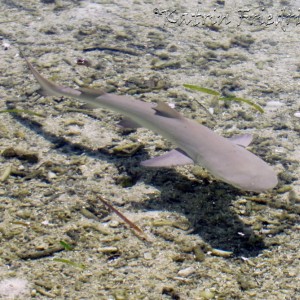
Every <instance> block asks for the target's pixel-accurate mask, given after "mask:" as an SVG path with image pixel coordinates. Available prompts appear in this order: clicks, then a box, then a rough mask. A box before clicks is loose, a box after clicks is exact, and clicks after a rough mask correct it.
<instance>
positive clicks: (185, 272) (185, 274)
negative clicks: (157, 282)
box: [177, 267, 196, 277]
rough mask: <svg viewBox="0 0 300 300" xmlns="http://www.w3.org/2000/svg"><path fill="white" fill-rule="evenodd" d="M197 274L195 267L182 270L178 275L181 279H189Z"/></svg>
mask: <svg viewBox="0 0 300 300" xmlns="http://www.w3.org/2000/svg"><path fill="white" fill-rule="evenodd" d="M195 272H196V269H195V268H194V267H188V268H185V269H182V270H180V271H179V272H178V273H177V274H178V275H179V276H181V277H188V276H190V275H191V274H193V273H195Z"/></svg>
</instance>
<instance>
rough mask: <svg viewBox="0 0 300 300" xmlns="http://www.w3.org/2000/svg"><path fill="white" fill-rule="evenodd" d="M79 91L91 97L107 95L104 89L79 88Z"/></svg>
mask: <svg viewBox="0 0 300 300" xmlns="http://www.w3.org/2000/svg"><path fill="white" fill-rule="evenodd" d="M79 91H80V92H82V93H84V94H85V95H89V96H95V97H97V96H102V95H103V94H105V93H106V92H105V90H102V89H92V88H79Z"/></svg>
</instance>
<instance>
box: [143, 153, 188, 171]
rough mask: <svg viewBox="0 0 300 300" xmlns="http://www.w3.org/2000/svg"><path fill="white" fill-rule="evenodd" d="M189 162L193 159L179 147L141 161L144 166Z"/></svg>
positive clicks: (164, 165)
mask: <svg viewBox="0 0 300 300" xmlns="http://www.w3.org/2000/svg"><path fill="white" fill-rule="evenodd" d="M190 164H194V161H193V160H192V159H191V158H190V157H189V156H188V155H187V154H186V153H185V152H184V151H182V150H181V149H179V148H177V149H174V150H171V151H170V152H168V153H166V154H163V155H161V156H157V157H154V158H151V159H148V160H145V161H142V162H141V165H142V166H144V167H174V166H182V165H190Z"/></svg>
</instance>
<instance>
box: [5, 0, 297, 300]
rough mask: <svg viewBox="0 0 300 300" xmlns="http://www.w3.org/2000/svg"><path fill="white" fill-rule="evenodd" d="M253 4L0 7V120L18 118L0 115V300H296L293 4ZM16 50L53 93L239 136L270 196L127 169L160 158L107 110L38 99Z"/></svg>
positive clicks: (200, 175)
mask: <svg viewBox="0 0 300 300" xmlns="http://www.w3.org/2000/svg"><path fill="white" fill-rule="evenodd" d="M264 5H265V6H264V7H262V6H261V3H260V4H259V3H258V2H257V3H256V2H253V1H246V2H245V1H201V4H197V2H196V1H123V0H121V1H108V0H107V1H104V0H103V1H100V0H99V1H96V0H95V1H92V0H91V1H59V0H56V1H54V0H53V1H51V0H48V1H46V0H43V1H37V0H34V1H31V0H29V1H23V2H21V1H16V0H12V1H8V0H4V1H1V4H0V8H1V9H0V15H1V17H0V21H1V22H0V37H1V42H2V46H1V48H0V53H1V64H0V69H1V80H0V95H1V102H0V106H1V107H0V110H1V112H3V111H4V110H6V109H17V110H19V111H20V110H23V113H7V112H5V113H1V114H0V141H1V142H0V153H1V155H0V199H1V202H0V222H1V223H0V237H1V244H0V254H1V255H0V259H1V260H0V262H1V264H0V299H72V300H73V299H80V300H82V299H89V300H90V299H117V300H121V299H151V300H152V299H153V300H156V299H192V300H193V299H195V300H197V299H264V300H273V299H286V300H297V299H300V290H299V287H300V259H299V258H300V253H299V241H300V233H299V232H300V231H299V229H300V226H299V213H300V198H299V192H300V188H299V187H300V180H299V174H300V168H299V159H300V142H299V141H300V139H299V133H300V118H299V116H300V104H299V80H300V62H299V57H298V54H299V38H298V37H299V33H300V24H299V25H297V22H298V20H300V17H299V18H297V15H300V12H299V10H298V8H299V7H300V1H291V2H289V1H282V2H281V4H273V1H265V4H264ZM270 14H272V18H271V17H270ZM240 16H243V18H242V19H241V18H240ZM298 23H300V21H299V22H298ZM19 50H21V51H22V52H23V54H24V55H25V56H26V57H27V58H28V59H29V61H30V62H31V63H32V64H33V65H34V66H35V67H36V68H37V69H38V70H39V71H40V72H41V73H42V74H43V75H44V76H45V77H47V78H50V79H51V80H54V81H56V82H59V83H61V84H64V85H67V86H72V87H76V86H78V85H80V86H90V87H93V88H106V89H107V90H108V91H109V92H113V93H118V94H129V95H132V96H134V97H136V98H139V99H140V100H143V101H149V102H155V101H156V100H161V101H164V102H169V103H171V104H172V105H175V108H176V109H177V110H178V111H180V112H181V113H182V114H183V115H185V116H186V117H189V118H192V119H196V120H198V121H199V122H201V123H203V124H205V125H206V126H208V127H210V128H213V129H214V130H215V131H216V132H218V133H219V134H221V135H224V136H228V137H230V136H234V135H237V134H245V133H251V134H253V135H254V140H253V143H252V144H251V145H250V147H249V149H250V151H252V152H254V153H255V154H257V155H258V156H260V157H261V158H263V159H264V160H265V161H267V162H268V163H269V164H271V165H273V166H274V169H275V170H276V172H277V173H278V178H279V184H278V186H277V187H276V188H275V189H274V190H272V191H270V192H269V193H263V194H259V195H258V194H251V193H247V192H243V191H239V190H236V189H235V188H233V187H231V186H229V185H227V184H225V183H222V182H220V181H217V180H216V179H214V178H213V177H212V176H211V175H210V174H208V173H207V172H206V171H205V170H204V169H202V168H201V167H200V166H184V167H177V168H174V169H150V170H149V169H146V168H143V167H141V166H140V165H139V163H140V161H142V160H145V159H148V158H149V157H153V156H157V155H161V154H163V153H165V152H166V151H169V150H170V149H172V145H171V144H170V143H168V142H167V141H165V140H164V139H163V138H161V137H160V136H158V135H155V134H154V133H153V132H151V131H149V130H146V129H143V128H141V129H137V130H130V131H128V130H127V131H124V130H120V128H118V127H117V126H116V124H117V122H118V120H120V116H118V115H117V114H115V113H113V112H111V111H104V110H100V109H96V110H91V109H90V108H87V107H85V106H83V105H82V104H81V103H78V102H76V101H74V100H72V99H61V98H58V97H40V96H39V94H38V93H37V91H38V88H39V87H38V85H37V83H36V82H35V80H34V79H33V76H32V75H31V74H30V72H29V70H28V69H27V67H26V64H25V63H24V60H23V59H22V58H21V57H20V52H19ZM183 84H197V85H199V86H202V87H206V88H209V89H213V90H215V91H219V92H220V93H222V95H234V96H237V97H242V98H245V99H250V100H251V101H253V102H255V103H256V104H258V105H260V106H261V107H262V108H263V109H264V113H260V112H258V111H257V110H255V109H254V108H252V107H251V106H249V105H247V104H245V103H240V102H226V103H224V102H222V101H218V100H217V99H216V97H214V96H211V95H207V94H203V93H200V92H195V91H191V90H188V89H185V88H184V87H183ZM32 112H34V113H35V114H32ZM203 142H204V143H205V141H203ZM99 196H101V197H103V198H104V199H106V201H108V202H109V203H111V204H112V205H114V207H116V208H117V209H118V210H119V211H121V212H122V213H123V214H125V215H126V216H127V217H128V218H129V219H130V220H132V221H133V222H134V223H135V224H136V225H138V226H139V227H140V228H142V230H143V231H144V233H145V235H146V236H147V240H146V241H145V240H143V239H142V238H141V237H140V236H139V235H137V234H136V233H135V232H134V231H132V230H131V229H130V228H128V225H127V224H125V223H124V222H123V221H122V220H121V219H119V218H118V217H117V216H116V215H115V214H114V213H113V212H111V211H110V210H109V209H108V208H107V207H105V206H104V205H103V203H102V202H101V201H99ZM69 247H70V248H71V249H68V248H69Z"/></svg>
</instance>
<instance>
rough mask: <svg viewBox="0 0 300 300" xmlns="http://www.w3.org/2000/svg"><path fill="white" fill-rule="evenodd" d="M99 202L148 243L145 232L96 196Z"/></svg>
mask: <svg viewBox="0 0 300 300" xmlns="http://www.w3.org/2000/svg"><path fill="white" fill-rule="evenodd" d="M98 198H99V200H100V201H101V202H102V203H103V204H104V205H106V206H107V207H108V208H109V209H110V210H112V211H113V212H114V213H116V214H117V215H118V216H119V217H120V218H121V219H122V220H123V221H124V222H125V223H126V224H128V226H129V227H130V228H131V229H133V230H134V231H135V232H138V233H139V235H138V236H139V237H141V238H142V239H143V240H146V241H148V239H147V237H146V234H145V232H144V231H143V230H142V229H141V228H139V227H138V226H137V225H135V224H134V223H133V222H132V221H130V220H129V219H128V218H127V217H125V216H124V215H123V214H122V213H121V212H120V211H118V210H117V209H116V208H115V207H113V206H112V205H111V204H109V203H108V202H107V201H106V200H104V199H103V198H102V197H101V196H98Z"/></svg>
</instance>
